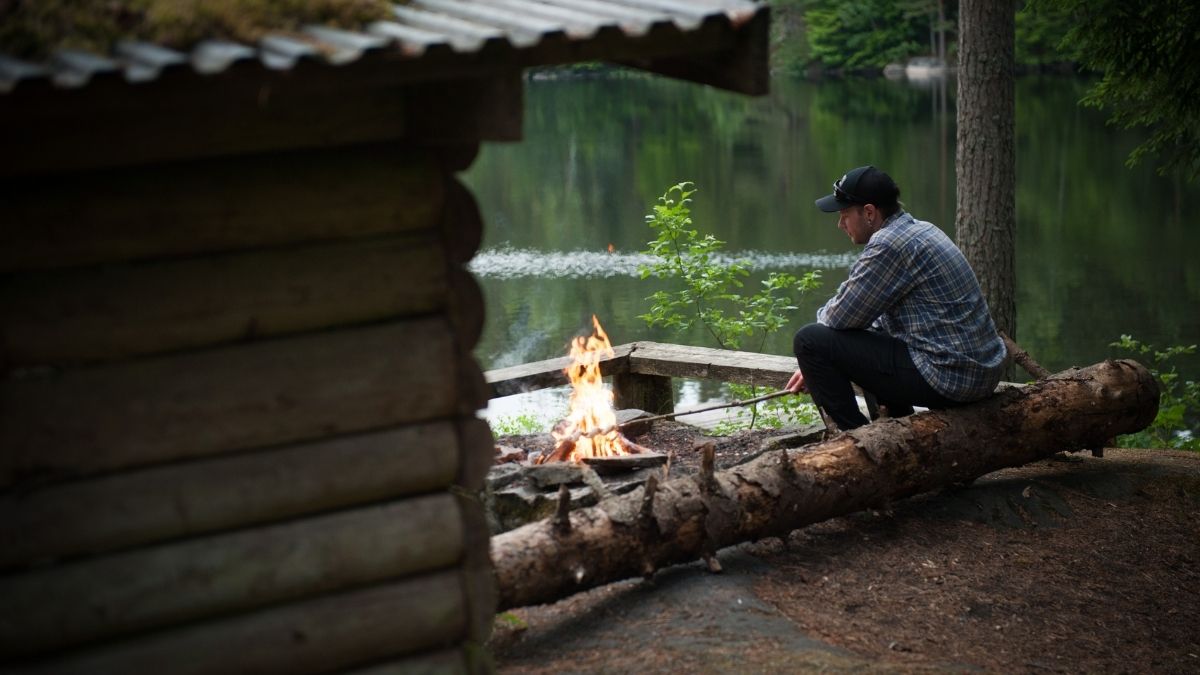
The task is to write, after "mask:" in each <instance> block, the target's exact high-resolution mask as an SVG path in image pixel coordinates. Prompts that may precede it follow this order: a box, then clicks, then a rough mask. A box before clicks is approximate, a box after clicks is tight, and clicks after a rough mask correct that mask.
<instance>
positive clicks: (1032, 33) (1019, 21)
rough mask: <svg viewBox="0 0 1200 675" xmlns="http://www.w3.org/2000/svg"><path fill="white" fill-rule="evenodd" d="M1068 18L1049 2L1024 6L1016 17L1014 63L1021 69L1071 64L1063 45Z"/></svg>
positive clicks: (1069, 23)
mask: <svg viewBox="0 0 1200 675" xmlns="http://www.w3.org/2000/svg"><path fill="white" fill-rule="evenodd" d="M1072 22H1073V20H1072V18H1071V14H1070V13H1069V12H1067V11H1066V10H1064V9H1063V8H1062V7H1061V6H1059V5H1057V4H1054V3H1048V2H1030V3H1026V4H1025V5H1024V6H1023V7H1022V8H1021V9H1020V10H1019V11H1017V17H1016V36H1015V38H1016V39H1015V45H1014V47H1015V51H1016V54H1015V56H1016V61H1017V63H1018V64H1020V65H1022V66H1048V65H1054V64H1058V63H1066V62H1070V61H1073V60H1074V55H1073V54H1072V53H1071V52H1070V50H1069V49H1066V48H1065V46H1064V45H1063V44H1062V42H1063V37H1064V36H1066V34H1067V32H1068V31H1070V29H1071V25H1072Z"/></svg>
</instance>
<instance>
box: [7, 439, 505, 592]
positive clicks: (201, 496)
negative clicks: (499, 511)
mask: <svg viewBox="0 0 1200 675" xmlns="http://www.w3.org/2000/svg"><path fill="white" fill-rule="evenodd" d="M459 426H461V427H464V428H468V429H476V428H477V427H478V426H483V433H486V434H487V439H486V446H485V447H484V449H483V451H484V452H486V453H487V463H488V465H490V464H491V461H490V460H491V452H492V444H491V432H490V431H489V430H488V429H487V425H486V424H485V423H484V422H482V421H481V420H474V419H472V420H469V421H464V422H462V423H461V424H460V425H455V424H453V423H451V422H446V421H442V422H436V423H432V424H424V425H417V426H410V427H404V428H400V429H388V430H385V431H377V432H371V433H366V434H354V435H349V436H340V437H337V438H332V439H322V440H320V441H316V442H312V443H303V444H299V445H289V446H282V447H274V448H269V449H266V450H263V451H261V452H248V453H237V454H234V455H233V456H230V457H216V458H213V459H205V460H198V461H193V462H173V463H170V464H166V465H164V466H155V467H152V468H149V469H142V470H135V471H124V472H117V473H110V474H106V475H104V476H101V477H99V478H95V479H92V480H79V481H69V482H66V483H61V484H58V485H51V486H48V487H46V488H43V489H34V490H29V491H25V490H9V491H7V492H4V493H3V494H0V571H10V570H11V569H12V568H15V567H18V566H21V565H30V564H36V563H43V562H46V561H48V560H54V559H57V558H64V557H69V556H78V555H80V554H96V553H104V552H108V551H114V550H118V549H123V548H129V547H133V546H137V545H145V544H151V543H155V542H162V541H166V540H169V539H175V538H179V537H185V536H194V535H198V534H205V533H209V532H217V531H220V530H223V529H231V528H235V527H246V526H251V525H258V524H262V523H269V522H273V521H281V520H284V519H287V518H294V517H297V516H303V515H306V514H313V513H320V512H322V511H332V510H334V509H340V508H346V507H350V506H357V505H361V504H367V503H371V502H378V501H384V500H387V499H395V498H397V497H403V496H406V495H415V494H421V493H428V492H432V491H435V490H440V489H444V488H445V487H446V486H448V485H450V484H452V483H454V482H455V481H456V475H462V474H464V473H466V471H465V467H464V466H462V463H463V462H465V461H468V460H470V461H472V462H473V463H474V464H475V465H479V464H482V463H483V461H484V460H483V459H481V458H479V459H477V457H478V455H479V454H480V451H479V450H478V442H477V441H476V442H475V445H474V446H473V449H472V450H470V451H468V449H467V448H466V447H464V446H463V443H464V442H465V440H466V438H465V437H464V438H462V439H460V437H459V435H458V433H456V430H457V429H458V427H459ZM473 433H474V434H475V436H482V434H480V432H479V431H478V430H476V431H474V432H473ZM486 471H487V469H486V467H485V468H484V470H483V472H482V473H480V472H479V471H478V470H472V471H471V472H470V473H469V476H468V478H469V479H470V480H471V481H472V482H470V483H462V482H460V484H461V485H463V486H464V487H466V488H467V489H469V490H482V489H483V477H482V476H483V473H486ZM477 476H478V477H477ZM459 480H461V479H459Z"/></svg>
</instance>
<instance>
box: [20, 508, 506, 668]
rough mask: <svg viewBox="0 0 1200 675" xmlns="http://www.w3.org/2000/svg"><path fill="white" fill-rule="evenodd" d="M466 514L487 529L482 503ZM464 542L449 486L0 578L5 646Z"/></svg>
mask: <svg viewBox="0 0 1200 675" xmlns="http://www.w3.org/2000/svg"><path fill="white" fill-rule="evenodd" d="M471 515H472V522H473V523H475V524H474V526H473V527H474V529H475V531H482V532H486V531H487V530H486V525H485V524H484V523H483V518H482V512H480V513H478V514H471ZM464 541H465V539H464V523H463V514H462V513H461V511H460V508H459V505H458V504H457V502H456V498H455V496H454V495H452V494H449V493H445V492H443V493H435V494H432V495H427V496H422V497H414V498H411V499H406V500H402V501H396V502H391V503H388V504H384V505H380V506H370V507H367V508H362V509H354V510H348V511H336V512H334V513H331V514H325V515H321V516H317V517H314V518H305V519H299V520H293V521H287V522H284V523H279V524H273V525H268V526H266V527H261V528H252V529H244V530H236V531H233V532H229V533H222V534H218V535H213V536H211V537H201V538H196V539H186V540H183V541H181V542H177V543H169V544H164V545H161V546H153V547H149V548H144V549H137V550H133V551H128V552H124V553H117V554H114V555H108V556H100V557H96V558H86V559H83V560H80V561H78V562H75V563H68V564H64V565H57V566H52V567H47V568H44V569H40V570H35V571H32V572H28V573H24V574H17V575H10V576H5V577H3V578H0V655H3V656H16V655H24V654H34V653H43V652H51V651H58V650H61V649H63V648H67V647H73V646H76V645H81V644H84V643H87V642H91V641H95V640H103V639H109V638H114V637H118V636H122V635H129V634H134V633H138V632H145V631H147V630H149V629H152V628H161V627H166V626H174V625H179V624H183V623H185V622H188V621H192V620H196V619H203V618H209V617H215V616H219V615H222V614H230V613H236V612H244V611H248V610H253V609H258V608H261V607H266V606H270V605H273V604H276V603H280V602H286V601H295V600H299V599H301V598H307V597H315V596H320V595H323V594H327V593H332V592H336V591H341V590H344V589H350V588H360V587H364V586H367V585H370V584H376V583H382V582H385V581H390V580H395V579H400V578H405V577H410V576H415V575H418V574H425V573H428V572H431V571H434V570H439V569H445V568H448V567H453V566H456V564H457V563H459V561H460V560H461V559H462V556H463V553H464ZM478 546H479V549H480V550H484V548H483V546H484V544H483V542H478ZM484 590H485V591H486V590H487V589H486V588H485V589H484ZM456 593H461V591H458V590H456ZM489 599H490V598H489ZM144 672H145V671H144Z"/></svg>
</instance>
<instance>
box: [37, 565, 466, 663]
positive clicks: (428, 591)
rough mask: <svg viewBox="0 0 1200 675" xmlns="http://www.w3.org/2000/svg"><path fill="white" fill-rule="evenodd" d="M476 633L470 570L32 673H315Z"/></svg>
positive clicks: (73, 659) (157, 639)
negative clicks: (469, 604)
mask: <svg viewBox="0 0 1200 675" xmlns="http://www.w3.org/2000/svg"><path fill="white" fill-rule="evenodd" d="M465 631H466V618H465V612H464V608H463V594H462V583H461V576H460V573H459V572H458V571H457V570H451V571H445V572H437V573H434V574H428V575H424V576H419V577H413V578H410V579H406V580H403V581H398V582H394V583H387V584H381V585H376V586H368V587H365V588H361V589H357V590H352V591H347V592H345V593H337V594H332V595H327V596H324V597H320V598H314V599H310V600H304V601H301V602H296V603H291V604H285V605H280V606H277V607H272V608H268V609H264V610H262V611H259V612H255V613H252V614H246V615H240V616H234V617H230V618H227V619H217V620H213V621H208V622H204V623H200V624H196V625H192V626H187V627H182V628H178V629H174V630H169V631H165V632H160V633H155V634H151V635H147V636H145V637H141V638H137V639H134V640H131V641H127V642H122V643H117V644H114V645H110V646H104V647H97V648H93V649H89V650H86V651H82V652H77V653H73V654H67V655H63V656H59V657H51V658H49V659H48V660H45V661H40V662H35V663H31V664H28V665H27V666H25V667H24V668H23V670H25V671H26V672H29V673H40V674H47V675H48V674H50V673H53V674H55V675H75V674H84V673H86V674H88V675H107V674H112V675H127V674H128V673H172V674H173V675H208V674H210V673H220V672H243V673H249V672H258V673H261V672H276V673H294V674H296V675H306V674H308V673H325V672H330V671H336V670H342V669H346V668H352V667H362V666H368V665H370V664H373V663H378V662H380V661H384V660H387V659H395V658H398V657H400V656H403V655H406V654H413V653H417V652H425V651H429V650H432V649H441V648H444V647H445V646H446V645H452V644H455V643H457V642H459V641H461V640H462V638H463V637H464V635H465Z"/></svg>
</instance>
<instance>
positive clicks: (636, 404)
mask: <svg viewBox="0 0 1200 675" xmlns="http://www.w3.org/2000/svg"><path fill="white" fill-rule="evenodd" d="M612 385H613V404H614V405H615V406H616V407H617V409H618V410H620V409H629V408H632V409H636V410H645V411H646V412H648V413H651V414H654V415H664V414H666V413H669V412H672V411H674V410H675V392H674V390H673V388H672V386H671V378H669V377H662V376H660V375H642V374H641V373H617V374H616V375H613V380H612Z"/></svg>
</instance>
